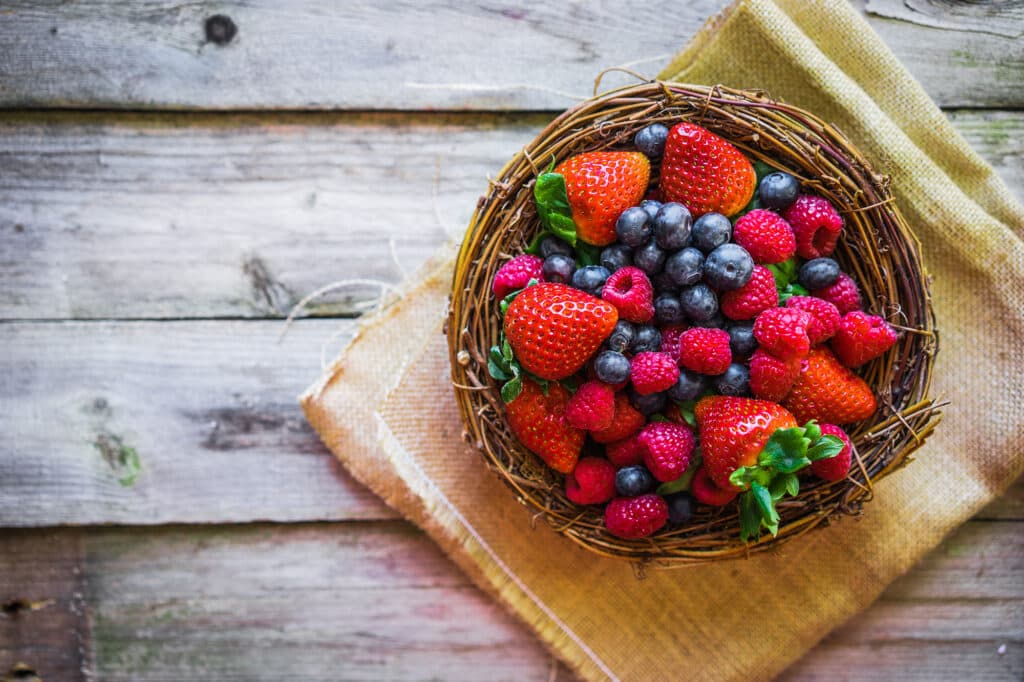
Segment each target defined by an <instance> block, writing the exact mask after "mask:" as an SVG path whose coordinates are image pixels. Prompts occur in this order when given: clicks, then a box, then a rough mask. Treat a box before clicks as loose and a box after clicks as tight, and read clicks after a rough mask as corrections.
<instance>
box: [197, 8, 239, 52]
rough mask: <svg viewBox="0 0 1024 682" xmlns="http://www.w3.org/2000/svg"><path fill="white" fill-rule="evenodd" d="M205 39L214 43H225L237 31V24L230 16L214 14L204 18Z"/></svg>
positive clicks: (230, 39)
mask: <svg viewBox="0 0 1024 682" xmlns="http://www.w3.org/2000/svg"><path fill="white" fill-rule="evenodd" d="M205 28H206V40H207V41H209V42H211V43H214V44H216V45H227V44H228V43H230V42H231V41H232V39H234V37H235V35H236V34H237V33H238V26H236V25H235V22H234V21H232V20H231V17H229V16H227V15H224V14H214V15H213V16H212V17H210V18H209V19H207V20H206V25H205Z"/></svg>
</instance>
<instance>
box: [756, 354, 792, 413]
mask: <svg viewBox="0 0 1024 682" xmlns="http://www.w3.org/2000/svg"><path fill="white" fill-rule="evenodd" d="M800 365H801V360H800V359H793V360H780V359H779V358H777V357H775V356H774V355H772V354H771V353H769V352H768V351H766V350H765V349H763V348H758V349H757V350H755V351H754V354H753V355H752V356H751V357H750V391H751V393H753V394H754V397H755V398H761V399H763V400H771V401H774V402H780V401H781V400H782V399H783V398H785V397H786V395H787V394H788V393H789V391H790V389H792V388H793V384H795V383H796V378H797V377H798V376H800Z"/></svg>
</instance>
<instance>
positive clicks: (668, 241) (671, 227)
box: [654, 201, 693, 251]
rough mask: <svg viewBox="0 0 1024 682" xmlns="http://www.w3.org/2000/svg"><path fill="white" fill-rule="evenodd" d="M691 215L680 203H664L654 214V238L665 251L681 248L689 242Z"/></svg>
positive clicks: (691, 223)
mask: <svg viewBox="0 0 1024 682" xmlns="http://www.w3.org/2000/svg"><path fill="white" fill-rule="evenodd" d="M691 225H693V216H691V215H690V211H689V210H688V209H687V208H686V207H685V206H683V205H682V204H677V203H676V202H674V201H673V202H669V203H667V204H664V205H663V206H662V207H661V208H660V209H659V210H658V213H657V215H655V216H654V239H655V241H657V242H658V246H660V247H661V248H663V249H665V250H666V251H675V250H677V249H681V248H683V247H684V246H686V245H687V244H689V243H690V226H691Z"/></svg>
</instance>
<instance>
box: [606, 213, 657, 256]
mask: <svg viewBox="0 0 1024 682" xmlns="http://www.w3.org/2000/svg"><path fill="white" fill-rule="evenodd" d="M615 236H616V237H618V238H619V241H620V242H622V243H623V244H625V245H626V246H630V247H632V248H634V249H635V248H636V247H638V246H642V245H643V244H646V243H647V241H648V240H649V239H650V238H651V217H650V216H649V215H647V211H645V210H644V209H642V208H640V207H639V206H634V207H633V208H627V209H626V210H625V211H623V212H622V214H621V215H619V219H618V220H616V221H615Z"/></svg>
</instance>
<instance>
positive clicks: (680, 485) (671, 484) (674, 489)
mask: <svg viewBox="0 0 1024 682" xmlns="http://www.w3.org/2000/svg"><path fill="white" fill-rule="evenodd" d="M701 462H702V460H701V457H700V454H699V453H698V454H696V455H694V457H693V459H691V460H690V463H689V464H688V465H687V466H686V471H684V472H683V475H682V476H680V477H679V478H677V479H676V480H674V481H668V482H667V483H662V484H661V485H659V486H658V489H657V490H656V491H655V492H656V493H658V494H659V495H661V496H662V497H664V496H665V495H671V494H672V493H680V492H683V491H684V490H689V489H690V484H691V483H693V477H694V476H695V475H696V474H697V469H700V465H701Z"/></svg>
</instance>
